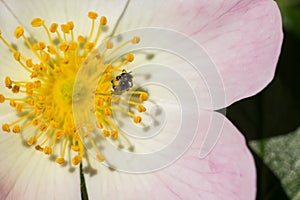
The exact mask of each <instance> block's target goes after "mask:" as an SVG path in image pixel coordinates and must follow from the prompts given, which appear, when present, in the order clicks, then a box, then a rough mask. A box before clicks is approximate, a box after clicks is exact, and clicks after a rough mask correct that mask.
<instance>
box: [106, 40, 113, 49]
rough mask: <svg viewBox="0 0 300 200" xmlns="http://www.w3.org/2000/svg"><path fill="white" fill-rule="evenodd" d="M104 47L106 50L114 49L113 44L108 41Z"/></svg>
mask: <svg viewBox="0 0 300 200" xmlns="http://www.w3.org/2000/svg"><path fill="white" fill-rule="evenodd" d="M105 45H106V48H107V49H112V48H113V47H114V43H113V42H112V41H110V40H108V41H107V42H106V44H105Z"/></svg>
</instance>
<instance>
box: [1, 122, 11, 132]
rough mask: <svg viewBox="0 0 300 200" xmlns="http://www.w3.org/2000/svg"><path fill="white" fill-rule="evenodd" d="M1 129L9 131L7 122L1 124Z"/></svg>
mask: <svg viewBox="0 0 300 200" xmlns="http://www.w3.org/2000/svg"><path fill="white" fill-rule="evenodd" d="M2 130H3V131H4V132H7V133H9V132H10V128H9V125H8V124H3V125H2Z"/></svg>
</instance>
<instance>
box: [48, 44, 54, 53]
mask: <svg viewBox="0 0 300 200" xmlns="http://www.w3.org/2000/svg"><path fill="white" fill-rule="evenodd" d="M47 51H48V52H49V53H50V54H56V50H55V48H54V47H53V46H47Z"/></svg>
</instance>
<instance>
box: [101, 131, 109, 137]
mask: <svg viewBox="0 0 300 200" xmlns="http://www.w3.org/2000/svg"><path fill="white" fill-rule="evenodd" d="M102 136H103V137H109V136H110V132H109V131H108V130H103V131H102Z"/></svg>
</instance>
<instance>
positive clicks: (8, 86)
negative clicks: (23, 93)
mask: <svg viewBox="0 0 300 200" xmlns="http://www.w3.org/2000/svg"><path fill="white" fill-rule="evenodd" d="M5 86H6V87H7V88H8V89H11V88H12V80H11V79H10V78H9V77H8V76H7V77H5Z"/></svg>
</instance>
